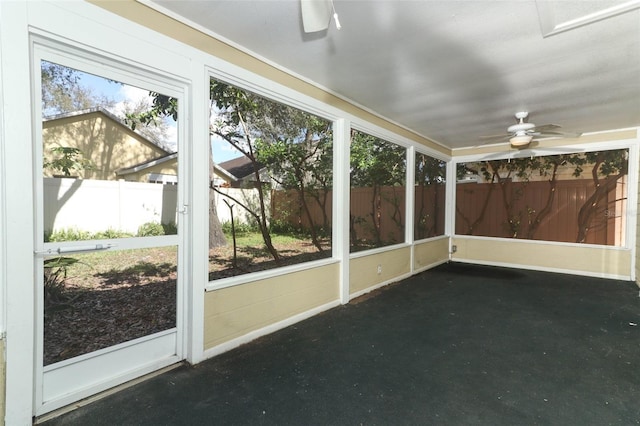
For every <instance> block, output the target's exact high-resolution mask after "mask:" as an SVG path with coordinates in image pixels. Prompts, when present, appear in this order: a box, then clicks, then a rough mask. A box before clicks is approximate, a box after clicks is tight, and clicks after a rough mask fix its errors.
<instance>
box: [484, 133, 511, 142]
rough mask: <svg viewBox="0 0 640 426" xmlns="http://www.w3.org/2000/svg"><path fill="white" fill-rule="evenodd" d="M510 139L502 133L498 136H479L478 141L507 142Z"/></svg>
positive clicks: (508, 135) (506, 134)
mask: <svg viewBox="0 0 640 426" xmlns="http://www.w3.org/2000/svg"><path fill="white" fill-rule="evenodd" d="M510 137H511V135H510V134H508V133H502V134H500V135H489V136H480V137H479V139H480V140H481V141H496V142H498V141H503V140H507V139H509V138H510Z"/></svg>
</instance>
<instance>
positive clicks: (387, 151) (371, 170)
mask: <svg viewBox="0 0 640 426" xmlns="http://www.w3.org/2000/svg"><path fill="white" fill-rule="evenodd" d="M350 161H351V186H352V187H361V188H364V187H375V186H396V185H405V179H406V170H407V167H406V166H407V156H406V149H405V148H403V147H401V146H398V145H396V144H394V143H391V142H387V141H385V140H382V139H379V138H377V137H375V136H371V135H368V134H366V133H363V132H359V131H357V130H352V131H351V157H350Z"/></svg>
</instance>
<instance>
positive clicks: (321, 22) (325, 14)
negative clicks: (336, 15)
mask: <svg viewBox="0 0 640 426" xmlns="http://www.w3.org/2000/svg"><path fill="white" fill-rule="evenodd" d="M300 7H301V11H302V26H303V28H304V32H305V33H315V32H317V31H323V30H326V29H327V28H329V23H330V22H331V3H330V0H300Z"/></svg>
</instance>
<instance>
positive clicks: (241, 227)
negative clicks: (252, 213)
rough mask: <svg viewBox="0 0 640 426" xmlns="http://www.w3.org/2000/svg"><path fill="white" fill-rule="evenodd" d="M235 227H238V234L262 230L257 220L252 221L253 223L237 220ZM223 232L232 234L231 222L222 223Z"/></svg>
mask: <svg viewBox="0 0 640 426" xmlns="http://www.w3.org/2000/svg"><path fill="white" fill-rule="evenodd" d="M235 228H236V235H239V234H250V233H254V232H260V229H258V225H257V224H256V223H255V222H251V223H238V222H236V223H235ZM222 232H224V233H225V234H227V235H231V222H223V223H222Z"/></svg>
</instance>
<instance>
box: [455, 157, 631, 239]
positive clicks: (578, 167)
mask: <svg viewBox="0 0 640 426" xmlns="http://www.w3.org/2000/svg"><path fill="white" fill-rule="evenodd" d="M627 157H628V152H627V150H611V151H597V152H588V153H572V154H561V155H548V156H541V157H525V158H519V159H501V160H490V161H485V162H480V163H475V164H474V163H472V164H459V165H458V177H461V175H462V174H464V173H465V172H466V171H471V172H475V173H478V174H481V175H482V177H483V178H484V181H485V182H487V184H488V185H489V187H488V191H487V192H486V195H485V198H484V201H483V205H482V208H481V209H480V213H479V215H478V217H476V218H475V219H474V220H472V219H471V218H466V217H465V216H464V215H463V214H462V211H461V209H460V206H459V205H458V204H456V211H457V213H458V216H459V217H460V219H461V220H462V221H463V222H464V223H465V228H466V233H467V234H469V235H472V234H473V233H474V231H475V229H476V227H477V226H478V225H479V224H480V223H481V222H482V220H483V219H484V215H485V212H486V210H487V207H488V205H489V204H490V200H491V197H492V193H493V189H494V188H499V189H500V196H501V201H502V207H503V209H504V211H505V215H506V217H507V221H506V224H505V225H506V227H507V230H508V234H509V236H510V237H512V238H527V239H533V238H534V237H535V235H536V232H537V231H538V230H539V228H540V225H541V224H542V223H543V221H544V220H545V219H546V218H547V217H549V215H550V214H551V213H552V212H553V203H554V200H555V196H556V188H557V184H558V173H559V170H560V168H562V167H564V168H569V169H570V170H572V175H573V176H574V177H576V178H578V177H580V176H582V174H583V173H584V172H585V168H587V169H588V170H590V177H591V180H592V182H593V188H594V189H593V191H592V192H591V193H590V194H587V197H586V199H585V201H584V203H583V204H582V206H581V207H580V210H579V213H578V217H577V219H576V220H577V223H578V229H577V235H576V242H580V243H583V242H585V241H586V238H587V235H588V232H589V231H590V230H593V229H597V227H599V226H603V225H604V222H605V221H606V219H607V211H608V209H609V208H610V203H611V202H617V201H620V200H614V201H610V200H609V194H610V193H611V191H612V190H613V189H614V188H615V187H616V185H617V182H618V181H619V180H620V179H621V178H622V177H623V176H625V175H626V174H627V173H628V161H627ZM534 174H538V175H539V176H541V177H543V178H544V180H546V181H547V182H548V184H549V186H548V190H547V192H546V195H545V196H544V197H542V200H544V204H541V205H537V206H535V205H534V206H529V205H527V206H525V208H524V210H523V209H522V207H517V205H518V200H519V199H520V198H521V197H523V196H524V191H526V188H527V182H529V181H530V180H531V179H532V177H533V176H534ZM514 179H516V180H517V181H518V183H515V182H514V181H513V180H514Z"/></svg>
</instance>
